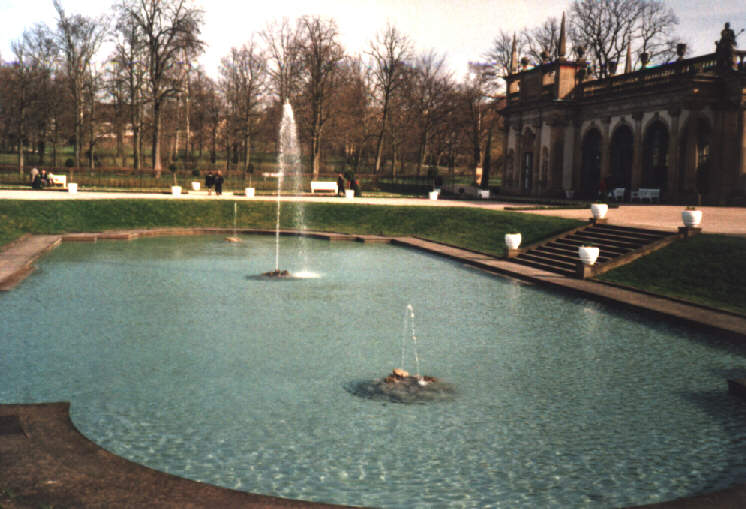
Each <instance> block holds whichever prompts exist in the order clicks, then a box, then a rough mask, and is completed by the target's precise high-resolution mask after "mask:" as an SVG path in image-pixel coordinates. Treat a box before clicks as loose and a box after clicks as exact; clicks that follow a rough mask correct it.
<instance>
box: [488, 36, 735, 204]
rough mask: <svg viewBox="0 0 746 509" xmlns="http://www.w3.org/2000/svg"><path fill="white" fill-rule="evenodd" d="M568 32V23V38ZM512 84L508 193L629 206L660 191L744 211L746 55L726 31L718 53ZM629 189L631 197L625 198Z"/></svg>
mask: <svg viewBox="0 0 746 509" xmlns="http://www.w3.org/2000/svg"><path fill="white" fill-rule="evenodd" d="M562 32H563V34H564V23H563V30H562ZM564 46H565V42H564V35H561V41H560V44H559V50H558V55H557V58H556V59H555V60H554V61H548V59H547V61H545V62H543V63H541V64H539V65H536V66H535V67H532V68H529V67H528V65H527V61H526V59H523V61H522V66H521V69H517V62H516V57H515V52H514V55H513V59H512V60H513V61H512V64H511V73H510V75H509V76H508V77H507V97H506V106H505V108H504V109H502V115H503V117H504V121H505V124H504V125H505V136H504V144H505V145H504V154H505V159H504V161H505V164H504V174H503V185H502V190H503V192H505V193H508V194H515V195H524V196H537V197H558V196H573V197H575V198H582V199H594V198H596V197H598V196H599V194H608V193H609V192H612V191H613V190H614V189H616V190H617V195H618V196H620V197H622V196H623V199H625V200H629V199H630V198H631V197H633V196H637V194H638V192H639V190H640V189H644V190H645V189H652V190H658V191H657V192H658V193H659V194H660V199H661V201H663V202H669V203H696V202H697V200H698V198H699V196H700V195H701V196H702V199H703V200H704V201H705V202H707V203H746V200H744V198H745V197H746V63H745V62H744V60H745V57H746V51H738V50H736V49H735V36H734V35H733V32H732V30H730V28H729V26H728V25H727V24H726V27H725V29H724V30H723V32H722V34H721V39H720V41H718V42H717V43H716V51H715V53H712V54H708V55H703V56H698V57H694V58H684V53H685V51H686V48H685V46H684V45H679V48H678V53H679V59H678V60H677V61H675V62H670V63H667V64H663V65H660V66H655V67H645V65H644V63H645V60H646V58H645V55H644V54H643V55H641V61H642V62H643V68H642V69H640V70H637V71H632V70H631V69H630V67H631V65H630V62H631V58H630V54H629V51H628V53H627V65H626V68H625V72H623V73H618V74H617V72H616V67H617V63H616V62H610V63H609V69H608V73H607V74H608V77H605V78H602V79H596V78H592V79H591V78H589V75H590V73H589V69H588V64H587V62H585V60H584V59H583V55H582V50H581V51H579V52H578V53H579V58H577V59H576V60H568V59H567V58H566V57H565V48H564ZM621 189H623V190H624V191H621Z"/></svg>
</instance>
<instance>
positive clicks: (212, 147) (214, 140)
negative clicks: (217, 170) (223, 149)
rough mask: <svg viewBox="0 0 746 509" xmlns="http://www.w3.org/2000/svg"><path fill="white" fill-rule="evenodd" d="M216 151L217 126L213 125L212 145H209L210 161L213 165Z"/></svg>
mask: <svg viewBox="0 0 746 509" xmlns="http://www.w3.org/2000/svg"><path fill="white" fill-rule="evenodd" d="M217 151H218V130H217V127H213V129H212V146H211V147H210V163H211V164H212V165H215V161H216V160H217Z"/></svg>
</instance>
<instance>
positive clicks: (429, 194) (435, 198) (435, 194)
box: [427, 191, 440, 200]
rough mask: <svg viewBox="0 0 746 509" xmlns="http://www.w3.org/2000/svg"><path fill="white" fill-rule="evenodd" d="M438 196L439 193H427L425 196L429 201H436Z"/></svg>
mask: <svg viewBox="0 0 746 509" xmlns="http://www.w3.org/2000/svg"><path fill="white" fill-rule="evenodd" d="M439 194H440V191H430V192H429V193H427V196H428V198H430V199H431V200H437V199H438V195H439Z"/></svg>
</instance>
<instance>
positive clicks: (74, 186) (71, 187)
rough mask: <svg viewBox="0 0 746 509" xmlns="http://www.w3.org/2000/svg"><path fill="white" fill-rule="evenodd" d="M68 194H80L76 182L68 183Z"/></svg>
mask: <svg viewBox="0 0 746 509" xmlns="http://www.w3.org/2000/svg"><path fill="white" fill-rule="evenodd" d="M67 192H68V193H72V194H75V193H77V192H78V184H77V183H75V182H68V184H67Z"/></svg>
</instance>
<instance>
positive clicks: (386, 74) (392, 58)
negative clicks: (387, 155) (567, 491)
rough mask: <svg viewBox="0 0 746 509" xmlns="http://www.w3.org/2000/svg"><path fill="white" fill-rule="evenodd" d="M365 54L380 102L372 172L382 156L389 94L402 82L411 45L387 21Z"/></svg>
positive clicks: (379, 169) (389, 102)
mask: <svg viewBox="0 0 746 509" xmlns="http://www.w3.org/2000/svg"><path fill="white" fill-rule="evenodd" d="M368 55H369V56H370V57H371V58H372V59H373V66H372V67H373V79H374V83H375V87H376V92H377V95H378V102H379V105H380V117H381V120H380V129H379V131H378V141H377V144H376V166H375V172H376V173H379V172H380V171H381V158H382V155H383V140H384V135H385V133H386V129H387V122H388V121H389V108H390V107H391V96H392V94H395V93H396V92H397V90H398V88H399V85H401V83H402V82H403V80H402V79H401V75H402V73H403V72H404V71H405V66H406V63H407V62H408V61H410V60H411V59H412V44H411V42H410V41H409V39H408V38H407V36H406V35H404V34H402V33H401V32H399V31H398V30H397V29H396V27H394V26H392V25H390V24H387V25H386V28H385V29H384V30H383V32H381V33H379V34H378V35H376V39H375V41H373V42H371V44H370V49H369V51H368Z"/></svg>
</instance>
